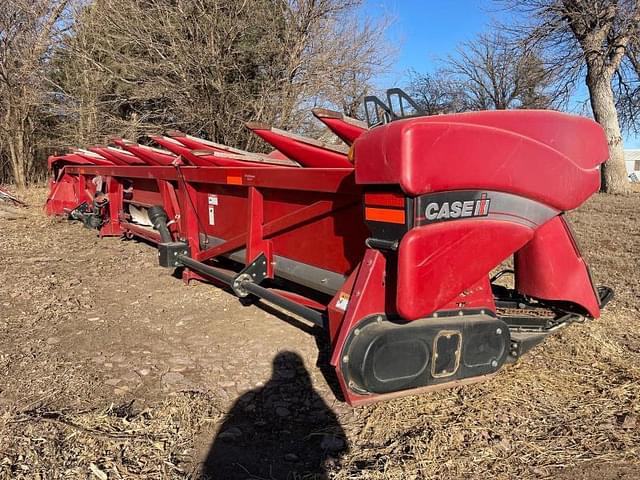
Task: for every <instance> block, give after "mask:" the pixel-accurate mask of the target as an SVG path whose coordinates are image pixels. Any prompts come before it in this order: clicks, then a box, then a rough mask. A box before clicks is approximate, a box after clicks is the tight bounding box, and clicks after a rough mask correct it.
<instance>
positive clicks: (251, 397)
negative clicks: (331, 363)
mask: <svg viewBox="0 0 640 480" xmlns="http://www.w3.org/2000/svg"><path fill="white" fill-rule="evenodd" d="M347 451H348V447H347V443H346V440H345V434H344V430H343V429H342V427H341V426H340V423H339V422H338V419H337V417H336V415H335V414H334V413H333V411H332V410H331V409H330V408H329V407H328V406H327V404H326V403H325V402H324V400H323V399H322V398H321V397H320V395H318V393H316V391H315V390H314V389H313V386H312V384H311V378H310V377H309V373H308V372H307V370H306V369H305V367H304V364H303V362H302V359H301V358H300V356H299V355H298V354H297V353H293V352H281V353H279V354H278V355H277V356H276V357H275V358H274V360H273V372H272V375H271V378H270V379H269V381H268V382H267V383H266V384H265V386H264V387H262V388H259V389H255V390H252V391H250V392H247V393H245V394H244V395H242V396H241V397H240V398H239V399H238V400H237V401H236V403H235V404H234V405H233V407H232V408H231V410H230V411H229V413H228V415H227V416H226V418H225V420H224V422H223V424H222V426H221V427H220V429H219V430H218V433H217V435H216V438H215V439H214V441H213V443H212V445H211V449H210V450H209V453H208V455H207V459H206V461H205V463H204V465H203V470H202V478H203V479H210V480H213V479H224V480H227V479H228V480H233V479H242V480H247V479H250V478H255V479H277V480H280V479H283V480H284V479H289V478H301V477H304V478H315V479H317V480H321V479H328V474H327V468H328V467H329V466H330V465H334V466H335V465H336V464H337V463H339V461H340V458H341V456H342V455H344V454H345V453H346V452H347Z"/></svg>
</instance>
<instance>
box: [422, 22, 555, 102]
mask: <svg viewBox="0 0 640 480" xmlns="http://www.w3.org/2000/svg"><path fill="white" fill-rule="evenodd" d="M443 63H444V65H443V67H442V68H441V69H440V70H438V71H437V72H436V73H435V74H431V75H424V76H414V78H413V80H412V82H411V91H412V93H413V95H414V96H416V98H418V99H419V101H420V102H421V103H422V106H423V108H424V109H425V110H426V111H427V112H428V113H445V112H461V111H466V110H504V109H508V108H550V107H552V106H557V105H558V104H559V103H560V102H561V101H562V100H563V97H562V96H559V95H556V94H554V92H552V87H553V82H552V81H551V79H552V78H553V72H550V71H548V70H546V69H545V68H544V66H543V64H542V61H541V59H540V56H539V54H538V52H537V51H536V50H535V49H533V48H531V47H529V46H528V45H527V44H524V43H513V42H511V41H510V39H509V38H508V37H506V36H505V35H502V34H500V33H493V34H480V35H479V36H478V37H477V38H475V39H474V40H472V41H469V42H465V43H463V44H462V45H460V46H459V47H458V48H457V49H456V52H455V54H453V55H449V56H448V57H447V58H446V59H445V60H444V62H443Z"/></svg>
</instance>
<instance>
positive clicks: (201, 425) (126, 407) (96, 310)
mask: <svg viewBox="0 0 640 480" xmlns="http://www.w3.org/2000/svg"><path fill="white" fill-rule="evenodd" d="M45 194H46V192H45V190H44V189H32V190H29V191H27V192H22V196H23V198H25V199H26V200H27V201H28V202H29V203H30V205H31V207H29V208H28V209H24V210H21V212H22V213H23V216H24V218H17V219H10V218H6V217H4V218H3V217H0V313H1V315H0V478H29V479H32V478H33V479H49V478H65V479H66V478H71V479H76V478H77V479H85V478H87V479H89V478H91V479H99V480H105V479H125V478H126V479H130V478H131V479H143V478H144V479H147V478H148V479H164V478H176V479H178V478H179V479H184V478H202V479H206V478H211V479H235V478H238V479H278V480H279V479H291V480H294V479H295V480H297V479H300V480H302V479H323V478H335V479H338V480H346V479H387V478H388V479H422V478H439V479H443V478H446V479H449V478H451V479H458V478H477V479H484V478H500V479H509V478H515V477H520V478H559V479H567V480H569V479H582V478H586V479H597V480H613V479H625V480H630V479H636V478H640V460H639V455H640V325H639V321H640V314H639V309H640V302H639V300H638V296H639V295H640V260H639V259H640V193H636V194H633V195H631V196H627V197H610V196H603V195H599V196H596V197H594V198H593V199H592V200H591V201H589V202H588V204H587V205H585V206H584V207H583V208H581V209H580V210H579V211H577V212H573V213H572V214H571V215H570V218H571V220H572V221H573V223H574V227H575V230H576V231H577V234H578V237H579V240H580V244H581V246H582V249H583V253H584V255H585V257H586V258H587V260H588V262H589V263H590V265H591V269H592V274H593V276H594V279H595V281H596V283H598V284H606V285H609V286H611V287H613V288H614V289H615V291H616V298H615V300H614V301H613V302H612V303H611V304H610V305H609V306H608V307H607V309H606V310H605V311H604V313H603V316H602V318H601V319H600V320H597V321H594V322H589V323H586V324H582V325H574V326H572V327H570V328H569V329H566V330H564V331H562V332H560V333H559V334H558V335H556V336H555V337H553V338H552V339H551V340H549V341H548V342H546V343H545V344H544V345H543V346H541V347H538V348H536V349H535V350H534V351H533V352H531V353H530V354H528V355H527V357H526V358H523V359H522V361H520V362H519V363H518V364H516V365H512V366H509V367H507V368H506V369H504V370H503V371H502V372H501V373H500V374H499V375H497V376H496V377H495V378H494V379H492V380H490V381H488V382H485V383H482V384H478V385H474V386H468V387H463V388H457V389H453V390H448V391H444V392H438V393H433V394H429V395H422V396H418V397H406V398H402V399H398V400H395V401H389V402H384V403H379V404H376V405H372V406H368V407H360V408H355V409H353V408H350V407H348V406H346V405H345V404H343V403H341V402H339V401H337V400H336V399H335V396H334V395H333V393H332V390H331V387H330V380H331V379H330V375H328V374H327V375H325V374H323V372H325V373H326V368H324V366H325V365H326V361H325V359H324V358H323V354H320V355H319V353H318V352H319V351H321V352H322V351H324V348H323V343H322V339H321V338H320V337H319V335H317V332H315V331H314V330H313V329H311V328H310V327H308V325H306V324H305V323H304V322H302V321H299V320H297V319H295V318H292V317H290V316H288V315H285V314H283V313H282V312H279V311H277V310H275V309H272V308H270V307H269V306H267V305H260V304H258V305H250V306H245V305H243V304H241V303H240V302H239V301H238V300H237V299H236V298H235V297H233V296H232V295H231V294H229V293H228V292H226V291H224V290H221V289H218V288H215V287H213V286H211V285H206V284H202V283H197V282H196V283H192V284H191V285H189V286H186V285H185V284H183V282H182V281H181V280H180V279H178V278H176V277H175V276H173V275H172V272H170V271H168V270H165V269H162V268H161V267H159V266H158V265H157V260H156V251H155V250H154V249H153V248H152V247H150V246H149V245H147V244H145V243H141V242H136V241H125V240H121V239H117V238H105V239H99V238H97V236H96V232H95V231H91V230H87V229H85V228H83V227H82V226H80V225H79V224H70V223H68V222H67V221H65V220H61V219H52V218H47V217H45V216H44V215H43V213H42V210H41V208H40V206H41V205H42V204H43V202H44V198H45ZM319 347H320V350H319ZM328 379H329V380H328Z"/></svg>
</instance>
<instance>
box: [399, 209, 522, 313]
mask: <svg viewBox="0 0 640 480" xmlns="http://www.w3.org/2000/svg"><path fill="white" fill-rule="evenodd" d="M532 237H533V230H532V229H531V228H529V227H525V226H522V225H520V224H517V223H511V222H502V221H496V220H476V219H474V220H461V221H454V222H444V223H438V224H434V225H428V226H424V227H418V228H414V229H413V230H410V231H409V233H407V234H406V235H405V236H404V237H403V239H402V241H401V242H400V247H399V249H398V289H397V293H396V298H397V307H398V312H399V313H400V315H402V317H403V318H406V319H408V320H415V319H417V318H420V317H425V316H427V315H430V314H431V313H433V312H435V311H436V310H438V309H440V308H442V307H443V306H444V305H446V304H447V303H449V302H450V301H452V300H453V299H454V298H456V296H458V294H460V292H462V291H463V290H465V289H467V288H469V287H471V286H472V285H474V284H475V283H476V282H478V281H479V280H480V279H481V278H482V277H485V276H487V275H488V274H489V272H490V271H491V270H492V269H493V268H495V266H496V265H499V264H500V262H502V261H503V260H504V259H505V258H507V257H508V256H509V255H511V254H512V253H513V252H514V251H516V250H518V249H519V248H521V247H522V246H523V245H524V244H525V243H527V242H528V241H529V240H530V239H531V238H532Z"/></svg>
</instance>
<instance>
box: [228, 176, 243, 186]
mask: <svg viewBox="0 0 640 480" xmlns="http://www.w3.org/2000/svg"><path fill="white" fill-rule="evenodd" d="M227 183H228V184H229V185H242V177H236V176H233V177H232V176H229V175H227Z"/></svg>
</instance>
